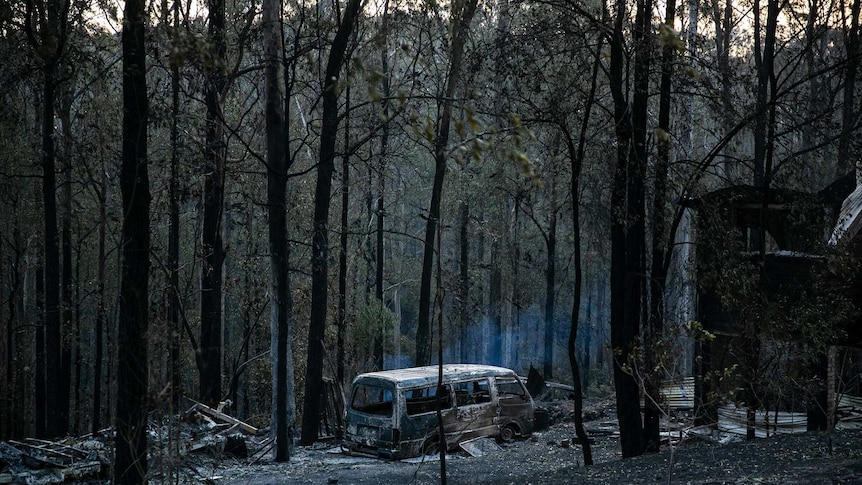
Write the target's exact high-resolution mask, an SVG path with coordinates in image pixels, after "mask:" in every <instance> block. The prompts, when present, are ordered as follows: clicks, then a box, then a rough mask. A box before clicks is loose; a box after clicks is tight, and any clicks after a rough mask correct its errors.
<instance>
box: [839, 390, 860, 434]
mask: <svg viewBox="0 0 862 485" xmlns="http://www.w3.org/2000/svg"><path fill="white" fill-rule="evenodd" d="M835 415H836V417H837V418H838V422H837V423H836V424H835V429H847V430H851V429H852V430H859V429H862V397H857V396H850V395H847V394H840V395H839V396H838V405H837V406H836V409H835Z"/></svg>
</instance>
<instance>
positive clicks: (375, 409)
mask: <svg viewBox="0 0 862 485" xmlns="http://www.w3.org/2000/svg"><path fill="white" fill-rule="evenodd" d="M350 406H351V407H352V408H353V409H355V410H357V411H361V412H363V413H368V414H378V415H381V416H391V415H392V390H391V389H387V388H385V387H379V386H368V385H364V384H360V385H358V386H356V390H355V391H354V392H353V400H352V401H351V403H350Z"/></svg>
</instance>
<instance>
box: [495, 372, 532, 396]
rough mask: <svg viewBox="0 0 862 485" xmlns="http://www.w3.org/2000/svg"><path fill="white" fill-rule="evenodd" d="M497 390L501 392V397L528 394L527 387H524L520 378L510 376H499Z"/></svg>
mask: <svg viewBox="0 0 862 485" xmlns="http://www.w3.org/2000/svg"><path fill="white" fill-rule="evenodd" d="M497 391H498V392H499V393H500V397H501V398H507V397H515V396H518V397H526V395H527V389H525V388H524V386H523V385H522V384H521V382H520V381H519V380H517V379H514V378H508V377H503V378H500V377H498V378H497Z"/></svg>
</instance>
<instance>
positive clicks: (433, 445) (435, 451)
mask: <svg viewBox="0 0 862 485" xmlns="http://www.w3.org/2000/svg"><path fill="white" fill-rule="evenodd" d="M422 454H423V455H426V456H434V455H439V454H440V440H439V439H438V438H437V437H436V436H435V437H434V438H428V439H427V440H425V443H423V444H422Z"/></svg>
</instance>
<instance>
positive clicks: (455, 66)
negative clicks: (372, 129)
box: [416, 0, 476, 365]
mask: <svg viewBox="0 0 862 485" xmlns="http://www.w3.org/2000/svg"><path fill="white" fill-rule="evenodd" d="M475 13H476V0H454V1H453V2H452V13H451V19H452V20H451V22H452V44H451V48H450V52H449V70H448V73H447V75H446V88H445V90H444V91H443V92H442V93H440V95H439V96H438V98H437V110H438V111H437V120H436V124H435V128H434V182H433V184H432V187H431V205H430V207H429V208H428V219H427V220H426V222H425V239H424V253H423V256H422V277H421V281H420V286H419V321H418V324H417V328H416V365H428V364H430V363H431V278H432V276H433V269H434V254H435V252H436V251H437V250H438V249H439V248H437V247H436V246H435V243H434V241H435V234H436V232H437V224H438V222H439V220H440V201H441V200H442V198H443V176H444V174H445V173H446V162H447V160H448V159H449V128H450V125H451V122H452V111H453V109H454V106H455V90H456V88H457V87H458V83H459V82H460V76H461V65H462V61H463V57H464V46H465V44H466V43H467V36H468V35H469V34H470V22H472V21H473V15H475Z"/></svg>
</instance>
